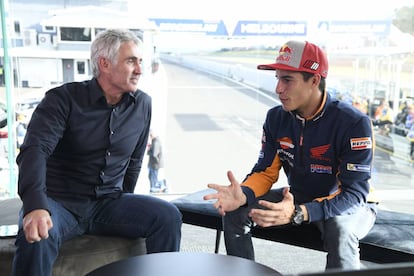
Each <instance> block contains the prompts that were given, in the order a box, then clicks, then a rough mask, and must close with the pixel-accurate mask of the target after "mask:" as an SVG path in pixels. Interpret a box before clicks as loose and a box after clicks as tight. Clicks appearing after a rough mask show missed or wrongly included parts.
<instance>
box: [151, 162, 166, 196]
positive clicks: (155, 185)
mask: <svg viewBox="0 0 414 276" xmlns="http://www.w3.org/2000/svg"><path fill="white" fill-rule="evenodd" d="M148 178H149V181H150V192H158V191H160V190H163V189H166V188H167V187H166V185H165V182H164V180H161V181H160V180H158V169H152V168H150V167H148Z"/></svg>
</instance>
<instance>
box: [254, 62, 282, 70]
mask: <svg viewBox="0 0 414 276" xmlns="http://www.w3.org/2000/svg"><path fill="white" fill-rule="evenodd" d="M275 65H276V64H274V63H272V64H260V65H257V69H259V70H276V69H277V68H276V67H275Z"/></svg>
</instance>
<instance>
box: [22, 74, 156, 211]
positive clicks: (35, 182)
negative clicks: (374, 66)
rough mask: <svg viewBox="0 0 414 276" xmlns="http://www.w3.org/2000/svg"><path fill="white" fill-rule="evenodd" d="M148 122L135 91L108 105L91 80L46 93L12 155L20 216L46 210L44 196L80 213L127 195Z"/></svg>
mask: <svg viewBox="0 0 414 276" xmlns="http://www.w3.org/2000/svg"><path fill="white" fill-rule="evenodd" d="M150 120H151V98H150V96H148V95H147V94H146V93H144V92H142V91H140V90H137V91H136V92H130V93H125V94H124V95H123V97H122V100H121V101H120V102H119V103H118V104H116V105H114V106H112V105H109V104H108V103H107V101H106V99H105V97H104V96H103V91H102V89H101V88H100V86H99V84H98V82H97V81H96V79H92V80H89V81H85V82H74V83H68V84H64V85H62V86H60V87H56V88H53V89H51V90H49V91H48V92H47V93H46V94H45V97H44V99H43V100H42V102H41V103H40V104H39V105H38V107H37V108H36V110H35V111H34V113H33V115H32V118H31V121H30V123H29V125H28V129H27V134H26V137H25V140H24V143H23V145H22V146H21V149H20V153H19V155H18V156H17V164H18V165H19V180H18V186H19V188H18V192H19V195H20V197H21V198H22V201H23V207H24V214H27V213H28V212H30V211H32V210H34V209H48V208H47V200H46V196H50V197H52V198H55V199H57V200H59V201H61V202H63V203H64V205H65V206H66V207H67V208H69V209H70V210H71V211H73V212H75V213H78V214H81V213H82V208H83V207H82V204H84V203H85V202H89V201H93V200H97V199H100V198H106V197H114V198H116V197H118V196H119V195H120V193H122V192H133V191H134V188H135V185H136V182H137V179H138V175H139V172H140V170H141V165H142V158H143V155H144V153H145V150H146V145H147V139H148V134H149V127H150Z"/></svg>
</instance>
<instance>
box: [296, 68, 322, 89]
mask: <svg viewBox="0 0 414 276" xmlns="http://www.w3.org/2000/svg"><path fill="white" fill-rule="evenodd" d="M299 73H301V74H302V76H303V80H304V81H308V80H309V79H310V78H312V77H313V76H314V75H315V74H312V73H308V72H302V71H301V72H299ZM325 88H326V79H325V78H324V77H322V76H321V81H320V83H319V90H320V91H322V92H324V91H325Z"/></svg>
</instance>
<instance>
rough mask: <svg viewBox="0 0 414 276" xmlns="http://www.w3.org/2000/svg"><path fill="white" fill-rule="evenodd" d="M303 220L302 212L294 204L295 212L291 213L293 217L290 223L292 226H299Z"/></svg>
mask: <svg viewBox="0 0 414 276" xmlns="http://www.w3.org/2000/svg"><path fill="white" fill-rule="evenodd" d="M303 220H304V215H303V210H302V208H301V207H300V206H299V205H298V204H295V212H294V213H293V216H292V219H291V221H290V222H291V223H292V224H293V225H301V224H302V222H303Z"/></svg>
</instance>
